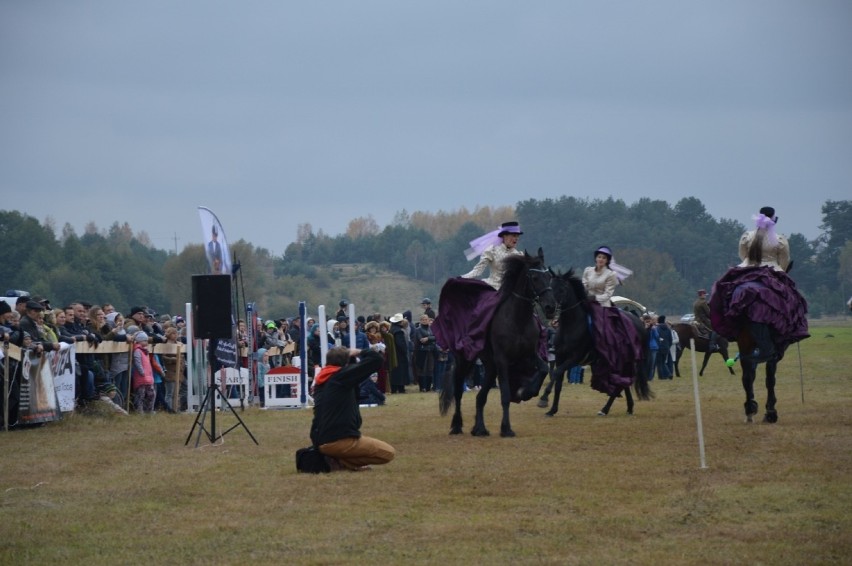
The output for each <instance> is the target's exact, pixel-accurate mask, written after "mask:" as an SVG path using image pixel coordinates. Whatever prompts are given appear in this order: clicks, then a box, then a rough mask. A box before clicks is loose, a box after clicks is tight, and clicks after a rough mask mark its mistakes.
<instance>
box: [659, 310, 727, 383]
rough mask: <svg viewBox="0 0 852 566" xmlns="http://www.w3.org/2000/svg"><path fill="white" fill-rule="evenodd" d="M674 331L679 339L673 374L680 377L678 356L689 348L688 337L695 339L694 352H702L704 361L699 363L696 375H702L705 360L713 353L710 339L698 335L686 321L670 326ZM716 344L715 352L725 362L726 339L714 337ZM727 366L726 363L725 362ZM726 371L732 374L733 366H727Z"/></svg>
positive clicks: (693, 327) (705, 363)
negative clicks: (699, 367) (699, 366)
mask: <svg viewBox="0 0 852 566" xmlns="http://www.w3.org/2000/svg"><path fill="white" fill-rule="evenodd" d="M672 330H674V331H675V332H677V337H678V339H679V340H680V343H679V344H678V345H677V357H676V358H675V363H674V367H675V375H676V376H677V377H680V368H679V367H678V362H680V358H681V356H682V355H683V351H684V349H686V348H689V347H690V346H689V341H690V339H692V340H695V351H696V352H704V362H703V363H702V364H701V370H700V371H699V372H698V375H704V369H705V368H706V367H707V362H708V361H709V360H710V356H712V355H713V352H711V351H710V348H709V346H710V340H709V339H708V338H704V337H702V336H699V335H698V331H697V330H696V328H695V326H693V325H691V324H686V323H683V322H681V323H679V324H675V325H674V327H673V328H672ZM716 344H717V345H718V346H719V349H718V350H717V352H719V355H720V356H722V359H723V360H725V362H727V361H728V341H727V340H725V339H724V338H723V337H721V336H719V337H717V339H716ZM725 365H726V366H727V364H725ZM728 371H730V372H731V375H734V374H735V372H734V368H733V367H731V366H728Z"/></svg>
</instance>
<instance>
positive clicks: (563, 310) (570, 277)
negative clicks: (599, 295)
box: [539, 270, 653, 417]
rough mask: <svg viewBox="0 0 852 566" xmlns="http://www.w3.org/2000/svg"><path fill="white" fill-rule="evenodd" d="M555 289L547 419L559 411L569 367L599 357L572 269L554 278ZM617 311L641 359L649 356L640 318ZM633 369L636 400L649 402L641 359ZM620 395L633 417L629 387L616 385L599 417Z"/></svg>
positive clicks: (580, 287) (582, 290) (587, 306)
mask: <svg viewBox="0 0 852 566" xmlns="http://www.w3.org/2000/svg"><path fill="white" fill-rule="evenodd" d="M554 288H555V291H556V296H557V300H558V301H559V315H558V316H559V328H558V329H557V331H556V337H555V338H554V342H553V343H554V350H555V355H556V362H555V364H554V367H555V368H556V370H555V371H554V374H553V375H554V376H555V384H554V390H553V404H552V405H551V407H550V410H549V411H547V413H545V415H546V416H548V417H552V416H554V415H555V414H556V413H557V412H558V411H559V397H560V395H561V393H562V380H563V378H564V374H565V371H566V370H567V369H569V368H571V367H572V366H576V365H586V364H592V363H594V362H595V361H596V360H597V357H598V354H597V352H596V350H595V337H594V330H593V328H592V322H591V321H592V310H591V309H592V307H591V305H590V304H589V302H588V299H587V298H586V289H585V287H584V286H583V282H582V281H581V280H580V278H579V277H577V276H576V275H574V271H573V270H569V271H568V272H567V273H563V274H560V275H558V276H557V277H556V278H555V279H554ZM618 312H619V313H621V314H620V315H619V316H621V317H622V320H626V321H629V322H627V323H628V324H631V325H633V327H634V328H635V330H636V331H637V333H638V334H639V336H640V339H641V344H642V355H643V358H644V357H645V356H647V355H649V353H648V340H647V331H646V330H645V325H644V324H643V323H642V321H641V320H640V319H639V317H637V316H636V315H635V314H633V313H631V312H628V311H621V310H619V311H618ZM624 317H626V319H625V318H624ZM632 369H633V373H634V374H635V375H636V377H635V379H634V380H633V388H634V390H635V392H636V395H637V397H638V398H639V399H641V400H647V399H650V398H651V397H652V395H653V394H652V393H651V390H650V387H649V386H648V376H647V375H646V374H645V371H644V367H643V364H642V363H641V360H640V361H638V362H636V363H635V367H634V368H632ZM622 393H624V397H625V399H626V400H627V413H628V414H630V415H632V414H633V408H634V402H633V395H632V393H631V391H630V387H629V386H619V387H616V388H615V389H614V390H613V391H612V392H610V394H609V396H608V398H607V402H606V404H605V405H604V406H603V408H602V409H601V410H600V411H599V412H598V415H599V416H606V415H608V414H609V411H610V409H611V408H612V404H613V402H614V401H615V399H616V398H617V397H620V396H621V394H622ZM539 406H542V405H541V403H539ZM544 407H547V404H546V401H545V404H544Z"/></svg>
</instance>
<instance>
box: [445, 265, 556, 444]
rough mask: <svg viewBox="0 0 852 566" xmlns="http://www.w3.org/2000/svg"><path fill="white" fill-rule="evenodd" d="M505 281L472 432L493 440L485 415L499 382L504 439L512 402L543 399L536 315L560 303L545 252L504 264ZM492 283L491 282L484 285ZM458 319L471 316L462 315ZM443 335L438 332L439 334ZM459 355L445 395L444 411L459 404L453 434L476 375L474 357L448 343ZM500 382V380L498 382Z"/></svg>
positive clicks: (543, 371)
mask: <svg viewBox="0 0 852 566" xmlns="http://www.w3.org/2000/svg"><path fill="white" fill-rule="evenodd" d="M503 261H504V269H505V270H504V274H503V283H502V285H501V286H500V289H499V291H498V292H497V293H498V295H497V306H496V308H495V309H494V311H493V316H492V317H491V321H490V323H489V324H488V327H487V330H486V338H485V348H484V350H483V351H482V352H481V353H480V354H479V359H480V360H481V361H482V365H483V367H484V369H485V378H484V381H483V384H482V388H481V389H480V390H479V392H478V393H477V395H476V420H475V423H474V426H473V428H472V430H471V434H473V435H474V436H488V435H489V434H490V433H489V431H488V429H487V428H486V427H485V421H484V417H483V412H484V408H485V403H486V401H487V400H488V392H489V391H490V390H491V388H492V387H494V386H495V385H496V384H497V382H498V381H499V387H500V403H501V406H502V408H503V420H502V422H501V424H500V436H503V437H512V436H515V432H514V431H513V430H512V426H511V423H510V421H509V403H510V402H520V401H526V400H529V399H531V398H533V397H535V396H536V395H538V391H539V388H540V387H541V383H542V381H543V380H544V376H545V375H546V374H547V362H546V361H545V360H543V359H542V358H541V357H540V355H539V344H540V340H541V334H542V328H541V323H540V322H539V321H538V318H537V317H536V316H535V309H536V305H539V306H541V308H542V309H543V310H544V314H545V316H546V317H548V318H551V317H553V315H554V314H555V312H556V299H555V297H554V294H553V289H552V287H551V283H552V280H553V272H552V271H550V269H548V268H547V266H546V265H545V263H544V254H543V252H542V250H541V248H539V250H538V255H536V256H531V255H529V254H528V253H526V252H524V254H523V255H512V256H508V257H507V258H505V259H504V260H503ZM453 281H454V280H452V279H451V280H449V281H448V282H447V283H445V284H444V288H443V289H442V290H441V299H442V300H441V313H440V314H439V315H438V318H441V316H442V315H444V314H445V304H451V303H452V299H451V298H449V297H448V298H447V300H446V301H445V300H444V298H445V291H446V292H447V293H452V290H451V285H452V283H453ZM483 285H487V283H483ZM454 316H469V313H458V314H454ZM437 334H438V333H437V332H436V335H437ZM443 346H444V347H446V348H448V349H450V350H451V351H452V353H453V359H454V368H453V369H452V371H449V372H447V373H446V374H445V378H444V387H443V389H442V390H441V395H440V405H439V408H440V411H441V414H442V415H445V414H447V411H448V410H449V408H450V405H452V404H453V403H455V413H454V414H453V419H452V424H451V426H450V434H461V433H462V413H461V400H462V394H463V393H464V385H465V379H466V378H467V377H468V375H470V373H471V372H472V371H473V369H474V366H475V364H476V359H468V358H469V357H471V356H470V352H468V355H467V356H466V355H465V352H464V351H463V349H462V348H461V346H460V345H459V344H456V345H452V344H443ZM498 378H499V380H498Z"/></svg>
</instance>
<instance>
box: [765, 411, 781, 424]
mask: <svg viewBox="0 0 852 566" xmlns="http://www.w3.org/2000/svg"><path fill="white" fill-rule="evenodd" d="M763 422H765V423H769V424H775V423H777V422H778V411H766V414H765V415H763Z"/></svg>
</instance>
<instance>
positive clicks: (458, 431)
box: [450, 428, 462, 434]
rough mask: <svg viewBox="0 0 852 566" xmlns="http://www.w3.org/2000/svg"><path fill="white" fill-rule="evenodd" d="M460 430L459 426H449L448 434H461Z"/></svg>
mask: <svg viewBox="0 0 852 566" xmlns="http://www.w3.org/2000/svg"><path fill="white" fill-rule="evenodd" d="M461 433H462V430H461V429H460V428H451V429H450V434H461Z"/></svg>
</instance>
